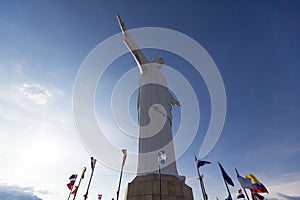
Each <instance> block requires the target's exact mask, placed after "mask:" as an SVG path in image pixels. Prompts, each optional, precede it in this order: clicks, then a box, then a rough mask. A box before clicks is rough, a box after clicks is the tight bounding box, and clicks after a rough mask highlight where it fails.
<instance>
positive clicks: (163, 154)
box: [158, 150, 167, 165]
mask: <svg viewBox="0 0 300 200" xmlns="http://www.w3.org/2000/svg"><path fill="white" fill-rule="evenodd" d="M166 162H167V153H166V152H165V151H164V150H161V151H159V152H158V165H164V164H166Z"/></svg>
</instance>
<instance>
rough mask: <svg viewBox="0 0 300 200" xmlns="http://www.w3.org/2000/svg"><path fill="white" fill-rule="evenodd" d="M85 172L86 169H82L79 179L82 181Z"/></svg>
mask: <svg viewBox="0 0 300 200" xmlns="http://www.w3.org/2000/svg"><path fill="white" fill-rule="evenodd" d="M85 171H86V167H84V168H83V170H82V174H81V179H84V173H85Z"/></svg>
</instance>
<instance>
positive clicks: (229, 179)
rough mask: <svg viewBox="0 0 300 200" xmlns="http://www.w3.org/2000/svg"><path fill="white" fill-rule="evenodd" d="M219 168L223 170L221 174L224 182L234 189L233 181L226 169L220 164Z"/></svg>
mask: <svg viewBox="0 0 300 200" xmlns="http://www.w3.org/2000/svg"><path fill="white" fill-rule="evenodd" d="M218 163H219V162H218ZM219 167H220V169H221V172H222V176H223V178H224V180H225V181H226V182H227V183H228V184H229V185H231V186H232V187H234V183H233V181H232V179H231V178H230V176H228V174H227V173H226V172H225V170H224V168H223V167H222V165H221V164H220V163H219Z"/></svg>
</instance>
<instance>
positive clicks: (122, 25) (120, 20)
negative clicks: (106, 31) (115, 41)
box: [116, 14, 127, 36]
mask: <svg viewBox="0 0 300 200" xmlns="http://www.w3.org/2000/svg"><path fill="white" fill-rule="evenodd" d="M116 17H117V20H118V23H119V26H120V28H121V30H122V33H123V35H124V36H126V35H127V34H126V27H125V24H124V22H123V21H122V19H121V17H120V15H119V14H117V15H116Z"/></svg>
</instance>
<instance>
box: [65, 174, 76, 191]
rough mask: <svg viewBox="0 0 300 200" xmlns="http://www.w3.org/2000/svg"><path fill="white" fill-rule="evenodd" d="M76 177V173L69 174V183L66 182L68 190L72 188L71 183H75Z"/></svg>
mask: <svg viewBox="0 0 300 200" xmlns="http://www.w3.org/2000/svg"><path fill="white" fill-rule="evenodd" d="M76 178H77V174H72V175H71V176H70V178H69V179H70V183H68V184H67V186H68V188H69V190H72V188H73V185H74V184H75V181H76Z"/></svg>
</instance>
